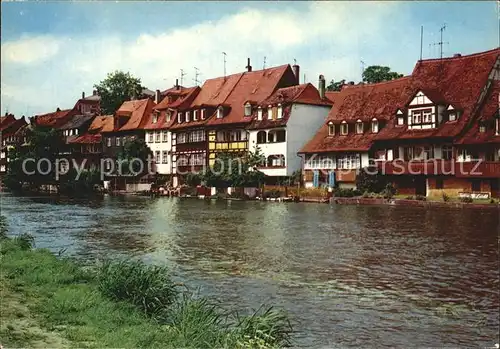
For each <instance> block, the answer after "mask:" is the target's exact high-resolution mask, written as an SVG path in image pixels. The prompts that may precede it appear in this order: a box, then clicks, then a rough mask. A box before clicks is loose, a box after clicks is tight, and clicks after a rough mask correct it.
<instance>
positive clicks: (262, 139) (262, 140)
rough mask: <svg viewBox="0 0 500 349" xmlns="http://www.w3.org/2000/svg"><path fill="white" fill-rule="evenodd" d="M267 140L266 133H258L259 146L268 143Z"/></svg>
mask: <svg viewBox="0 0 500 349" xmlns="http://www.w3.org/2000/svg"><path fill="white" fill-rule="evenodd" d="M266 140H267V135H266V131H259V132H257V144H263V143H266Z"/></svg>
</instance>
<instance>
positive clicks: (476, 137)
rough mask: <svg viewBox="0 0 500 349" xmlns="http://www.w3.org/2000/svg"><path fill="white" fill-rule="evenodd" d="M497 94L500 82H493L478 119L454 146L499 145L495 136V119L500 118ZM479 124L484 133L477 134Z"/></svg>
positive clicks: (498, 138)
mask: <svg viewBox="0 0 500 349" xmlns="http://www.w3.org/2000/svg"><path fill="white" fill-rule="evenodd" d="M499 94H500V81H498V80H495V81H494V82H493V85H492V86H491V88H490V91H489V92H488V96H487V99H486V101H485V103H484V104H483V106H482V108H481V110H480V111H479V117H478V118H477V120H476V121H475V122H474V123H473V124H472V125H471V127H470V128H469V130H468V131H467V132H466V133H465V135H464V136H463V137H461V138H460V139H459V140H457V141H456V142H455V143H456V144H484V143H500V135H495V117H499V116H500V115H498V113H499V109H498V103H499V100H498V98H499ZM497 115H498V116H497ZM480 123H485V126H486V132H479V124H480Z"/></svg>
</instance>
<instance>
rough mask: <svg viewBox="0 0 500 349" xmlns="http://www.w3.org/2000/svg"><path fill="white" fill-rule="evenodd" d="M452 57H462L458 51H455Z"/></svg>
mask: <svg viewBox="0 0 500 349" xmlns="http://www.w3.org/2000/svg"><path fill="white" fill-rule="evenodd" d="M453 57H462V55H461V54H460V53H455V54H454V55H453Z"/></svg>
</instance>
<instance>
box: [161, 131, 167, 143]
mask: <svg viewBox="0 0 500 349" xmlns="http://www.w3.org/2000/svg"><path fill="white" fill-rule="evenodd" d="M162 142H163V143H168V131H162Z"/></svg>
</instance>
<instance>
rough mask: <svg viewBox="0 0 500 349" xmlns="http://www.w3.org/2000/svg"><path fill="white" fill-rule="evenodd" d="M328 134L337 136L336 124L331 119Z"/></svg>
mask: <svg viewBox="0 0 500 349" xmlns="http://www.w3.org/2000/svg"><path fill="white" fill-rule="evenodd" d="M328 135H329V136H335V125H334V124H333V122H331V121H330V122H329V123H328Z"/></svg>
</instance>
